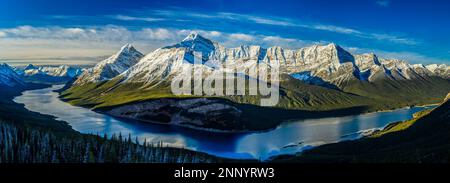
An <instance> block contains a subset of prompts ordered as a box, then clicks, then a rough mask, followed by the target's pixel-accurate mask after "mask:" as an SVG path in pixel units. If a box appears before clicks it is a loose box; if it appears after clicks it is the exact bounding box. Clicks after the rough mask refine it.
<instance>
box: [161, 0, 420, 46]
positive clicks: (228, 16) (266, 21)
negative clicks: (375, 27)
mask: <svg viewBox="0 0 450 183" xmlns="http://www.w3.org/2000/svg"><path fill="white" fill-rule="evenodd" d="M384 1H386V0H384ZM384 1H383V2H381V3H382V4H383V3H385V4H389V1H387V2H384ZM154 13H155V14H157V15H163V16H167V17H168V18H170V17H173V16H182V17H191V18H204V19H221V20H229V21H240V22H251V23H255V24H261V25H272V26H284V27H300V28H305V29H312V30H318V31H327V32H332V33H338V34H345V35H350V36H355V37H359V38H365V39H372V40H382V41H389V42H392V43H397V44H405V45H414V44H417V43H418V42H417V41H415V40H413V39H410V38H406V37H399V36H396V35H390V34H379V33H372V32H365V31H361V30H357V29H353V28H348V27H342V26H336V25H328V24H317V23H299V22H298V21H295V20H292V19H287V18H280V17H261V16H255V15H247V14H238V13H229V12H218V13H208V14H205V13H198V12H191V11H183V10H182V9H177V10H176V11H175V10H156V11H154Z"/></svg>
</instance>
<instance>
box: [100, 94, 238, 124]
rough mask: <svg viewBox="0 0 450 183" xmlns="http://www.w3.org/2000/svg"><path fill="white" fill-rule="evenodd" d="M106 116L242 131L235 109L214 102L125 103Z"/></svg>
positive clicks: (220, 102) (210, 100)
mask: <svg viewBox="0 0 450 183" xmlns="http://www.w3.org/2000/svg"><path fill="white" fill-rule="evenodd" d="M106 113H108V114H110V115H113V116H118V117H125V118H131V119H136V120H140V121H144V122H152V123H163V124H171V125H177V126H184V127H190V128H200V129H211V130H212V129H215V130H226V131H241V130H244V127H243V126H242V123H241V121H240V119H239V118H240V117H241V115H242V111H241V110H239V109H238V108H236V107H234V106H232V105H230V104H227V103H224V102H222V101H219V100H215V99H207V98H196V99H183V100H180V99H157V100H150V101H146V102H139V103H134V104H127V105H123V106H120V107H116V108H114V109H111V110H107V111H106Z"/></svg>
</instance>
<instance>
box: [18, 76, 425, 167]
mask: <svg viewBox="0 0 450 183" xmlns="http://www.w3.org/2000/svg"><path fill="white" fill-rule="evenodd" d="M61 87H62V86H61V85H58V86H57V85H55V86H53V87H51V88H46V89H40V90H31V91H26V92H24V93H23V95H21V96H18V97H16V98H15V99H14V100H15V101H16V102H17V103H22V104H24V105H25V107H26V108H27V109H28V110H31V111H35V112H39V113H42V114H48V115H52V116H55V117H57V119H58V120H63V121H67V122H68V123H69V124H70V125H71V126H72V127H73V129H75V130H77V131H80V132H82V133H92V134H97V133H98V134H101V135H103V134H105V133H106V134H109V135H111V134H119V133H121V134H122V135H128V134H131V136H133V137H138V138H139V140H140V142H143V140H144V139H146V141H147V142H164V143H165V144H170V145H172V146H179V147H186V148H189V149H193V150H197V151H203V152H207V153H210V154H214V155H218V156H222V157H230V158H260V159H265V158H267V157H270V156H272V155H277V154H285V153H294V152H298V151H301V150H303V149H306V148H311V147H312V146H317V145H320V144H324V143H331V142H337V141H341V140H349V139H355V138H358V137H360V133H361V132H363V131H365V130H370V129H374V128H382V127H384V126H386V125H387V124H389V123H391V122H395V121H401V120H406V119H409V118H411V117H412V114H413V113H415V112H417V111H420V110H422V109H424V108H423V107H414V108H409V109H400V110H396V111H391V112H377V113H370V114H363V115H355V116H346V117H336V118H321V119H311V120H298V121H293V122H286V123H284V124H282V125H281V126H279V127H278V128H277V129H275V130H271V131H268V132H262V133H245V134H226V133H213V132H204V131H199V130H191V129H185V128H181V127H174V126H169V125H157V124H147V123H142V122H137V121H133V120H126V119H118V118H114V117H111V116H108V115H104V114H99V113H96V112H93V111H91V110H89V109H86V108H81V107H76V106H72V105H69V104H67V103H65V102H62V101H61V100H60V99H59V98H58V93H56V92H53V90H56V89H59V88H61Z"/></svg>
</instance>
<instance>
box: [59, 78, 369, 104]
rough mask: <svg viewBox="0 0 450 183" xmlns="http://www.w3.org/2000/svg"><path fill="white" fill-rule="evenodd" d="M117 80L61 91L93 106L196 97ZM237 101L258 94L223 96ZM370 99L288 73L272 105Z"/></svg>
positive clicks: (250, 100)
mask: <svg viewBox="0 0 450 183" xmlns="http://www.w3.org/2000/svg"><path fill="white" fill-rule="evenodd" d="M119 82H120V79H115V80H112V81H108V82H102V83H90V84H85V85H82V86H73V87H71V88H69V89H67V90H65V91H63V92H62V97H63V99H65V100H67V101H68V102H69V103H71V104H74V105H80V106H90V107H94V108H101V107H110V106H116V105H121V104H126V103H130V102H138V101H144V100H150V99H156V98H192V97H196V96H187V95H186V96H175V95H173V94H172V93H171V90H170V83H160V84H159V85H158V87H154V88H146V89H143V88H142V84H140V83H127V84H120V85H118V83H119ZM222 98H225V99H228V100H230V101H233V102H235V103H240V104H254V105H259V102H260V99H261V96H249V95H246V96H224V97H222ZM373 104H375V102H374V101H373V100H372V99H367V98H366V97H361V96H358V95H355V94H349V93H345V92H341V91H338V90H334V89H329V88H325V87H321V86H315V85H308V84H305V83H303V82H301V81H299V80H296V79H293V78H292V77H290V76H287V75H285V76H283V80H282V82H281V84H280V102H279V103H278V105H277V106H276V107H278V108H284V109H301V110H319V111H326V110H334V109H343V108H349V107H357V106H368V105H373Z"/></svg>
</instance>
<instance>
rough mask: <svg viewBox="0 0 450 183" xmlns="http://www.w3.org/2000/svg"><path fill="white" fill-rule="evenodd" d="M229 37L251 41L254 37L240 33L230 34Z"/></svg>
mask: <svg viewBox="0 0 450 183" xmlns="http://www.w3.org/2000/svg"><path fill="white" fill-rule="evenodd" d="M229 37H230V39H236V40H241V41H252V40H253V39H254V37H253V36H251V35H248V34H241V33H235V34H230V36H229Z"/></svg>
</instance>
